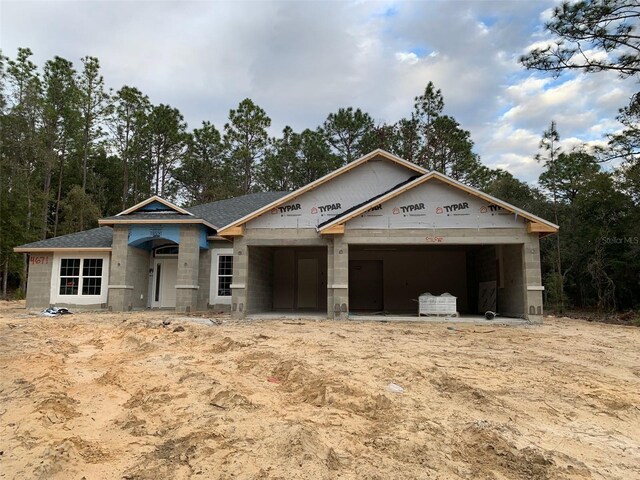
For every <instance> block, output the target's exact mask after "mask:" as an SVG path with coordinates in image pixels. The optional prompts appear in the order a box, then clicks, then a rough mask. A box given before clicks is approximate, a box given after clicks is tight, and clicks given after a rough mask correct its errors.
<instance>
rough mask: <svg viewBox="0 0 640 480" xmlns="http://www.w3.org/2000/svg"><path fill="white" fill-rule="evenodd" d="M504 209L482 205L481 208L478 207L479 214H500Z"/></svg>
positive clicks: (497, 206)
mask: <svg viewBox="0 0 640 480" xmlns="http://www.w3.org/2000/svg"><path fill="white" fill-rule="evenodd" d="M503 210H504V208H502V207H501V206H499V205H483V206H482V207H480V213H487V212H491V213H493V212H500V211H503Z"/></svg>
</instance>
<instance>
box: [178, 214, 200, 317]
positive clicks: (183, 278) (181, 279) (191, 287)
mask: <svg viewBox="0 0 640 480" xmlns="http://www.w3.org/2000/svg"><path fill="white" fill-rule="evenodd" d="M199 269H200V227H199V226H198V225H184V226H182V227H181V228H180V245H179V247H178V275H177V279H176V311H177V312H192V311H195V310H197V308H198V289H199V288H200V287H199V286H198V273H199Z"/></svg>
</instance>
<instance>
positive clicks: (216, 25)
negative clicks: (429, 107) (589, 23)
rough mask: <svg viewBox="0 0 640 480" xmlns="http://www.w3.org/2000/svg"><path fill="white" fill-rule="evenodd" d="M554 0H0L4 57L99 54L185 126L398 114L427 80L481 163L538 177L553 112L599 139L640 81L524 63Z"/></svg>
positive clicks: (115, 74) (108, 76)
mask: <svg viewBox="0 0 640 480" xmlns="http://www.w3.org/2000/svg"><path fill="white" fill-rule="evenodd" d="M556 3H557V2H555V0H554V1H550V0H547V1H543V2H498V1H496V2H493V1H485V2H473V1H459V2H445V1H438V2H437V1H432V2H403V3H395V2H391V1H385V2H382V3H375V2H360V1H358V2H321V1H308V2H279V1H278V2H275V1H272V2H269V1H260V2H251V3H247V2H231V1H227V2H224V1H221V2H206V1H195V2H178V1H175V2H171V1H153V0H149V1H145V2H102V1H99V2H65V1H55V0H52V1H49V2H41V1H32V0H21V1H7V0H3V4H2V13H3V15H2V18H1V19H0V32H1V33H0V44H2V47H3V53H4V54H5V55H9V56H14V55H15V50H16V48H17V47H18V46H29V47H31V48H32V49H33V50H34V52H35V54H36V55H35V61H36V62H37V63H38V64H40V65H42V64H43V63H44V61H45V60H47V59H49V58H52V57H53V56H54V55H61V56H64V57H67V58H69V59H71V60H73V61H74V62H75V63H76V65H78V64H79V59H80V58H81V57H82V56H84V55H95V56H97V57H98V58H99V59H100V61H101V65H102V69H103V74H104V76H105V80H106V81H107V83H108V84H109V86H111V87H114V88H119V87H121V86H122V85H124V84H127V85H132V86H136V87H138V88H140V89H141V90H142V91H143V92H145V93H147V94H148V95H149V96H150V97H151V100H152V101H153V102H154V103H161V102H162V103H169V104H171V105H172V106H175V107H177V108H179V109H180V110H181V111H182V112H183V114H184V115H185V117H186V119H187V121H188V122H189V124H190V126H191V127H194V126H197V125H198V124H199V123H200V122H201V121H202V120H204V119H206V120H211V121H212V122H214V123H215V124H216V125H217V126H219V127H221V126H222V124H223V123H224V122H225V120H226V118H227V115H228V111H229V109H230V108H233V107H235V106H236V105H237V104H238V102H239V101H241V100H242V99H243V98H245V97H250V98H252V99H253V100H254V101H255V102H256V103H258V104H259V105H260V106H262V107H263V108H264V109H265V110H266V111H267V113H268V114H269V115H270V116H271V118H272V119H273V128H272V132H271V133H272V134H277V133H279V132H280V131H281V130H282V128H283V127H284V126H285V125H287V124H289V125H291V126H292V127H293V128H295V129H298V130H300V129H303V128H307V127H309V128H314V127H315V126H317V125H318V124H320V123H322V121H323V120H324V119H325V118H326V116H327V114H328V113H330V112H332V111H335V110H337V109H338V108H339V107H345V106H354V107H360V108H362V109H364V110H366V111H368V112H369V113H370V114H371V115H372V116H373V117H374V118H375V119H377V120H382V121H387V122H395V121H397V120H399V119H400V118H402V117H403V116H407V115H409V113H410V112H411V110H412V106H413V98H414V97H415V96H416V95H419V94H421V93H422V92H423V91H424V88H425V86H426V84H427V82H429V81H433V82H434V83H435V85H436V87H438V88H441V89H442V92H443V94H444V99H445V113H447V114H450V115H453V116H454V117H455V118H456V119H457V120H458V121H459V122H460V123H461V125H462V126H463V128H465V129H467V130H470V131H471V134H472V138H473V139H474V141H475V142H476V147H477V151H478V153H480V155H481V157H482V159H483V161H485V162H486V163H487V164H489V165H508V166H509V168H510V169H511V170H512V172H513V173H514V174H518V175H522V176H523V178H525V179H527V180H533V179H535V178H536V175H535V172H536V168H537V167H536V165H533V164H531V158H532V157H533V155H534V154H535V152H536V150H537V143H538V141H539V138H540V135H541V133H542V131H543V130H544V129H545V128H546V127H547V126H548V124H549V122H550V121H551V119H552V118H553V119H556V120H557V121H558V126H559V128H560V130H561V134H562V135H563V137H566V138H574V137H575V138H577V139H580V140H584V141H594V140H598V139H600V138H601V135H602V134H603V133H605V132H606V131H608V129H611V128H615V125H616V123H615V121H613V120H612V119H613V118H614V117H615V114H616V110H617V108H619V107H620V106H623V105H624V104H626V103H627V102H628V98H629V96H630V95H631V93H632V89H633V87H634V86H635V85H633V81H631V82H629V81H627V82H624V81H621V80H619V79H617V78H615V76H608V75H587V76H567V77H563V78H561V79H560V80H553V79H552V78H550V77H543V76H541V75H532V74H529V73H527V72H525V71H524V70H523V69H522V67H521V65H519V63H518V57H519V55H520V54H521V52H523V51H525V49H526V48H527V46H529V47H531V46H532V45H534V44H538V45H542V43H539V42H541V41H547V40H543V36H542V30H541V29H540V26H539V25H535V24H532V22H531V19H532V18H543V19H546V18H548V16H549V11H550V10H549V8H550V7H552V6H553V5H555V4H556ZM536 42H538V43H536Z"/></svg>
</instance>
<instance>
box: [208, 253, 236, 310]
mask: <svg viewBox="0 0 640 480" xmlns="http://www.w3.org/2000/svg"><path fill="white" fill-rule="evenodd" d="M211 255H212V258H211V260H212V262H211V291H210V294H209V297H210V300H209V303H211V304H216V303H224V304H230V303H231V284H232V283H233V249H231V248H224V249H216V250H213V251H212V252H211Z"/></svg>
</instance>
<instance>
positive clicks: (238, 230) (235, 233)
mask: <svg viewBox="0 0 640 480" xmlns="http://www.w3.org/2000/svg"><path fill="white" fill-rule="evenodd" d="M244 232H245V227H244V225H239V226H237V227H230V228H225V229H224V230H220V231H219V232H218V235H220V236H221V237H242V236H244Z"/></svg>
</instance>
